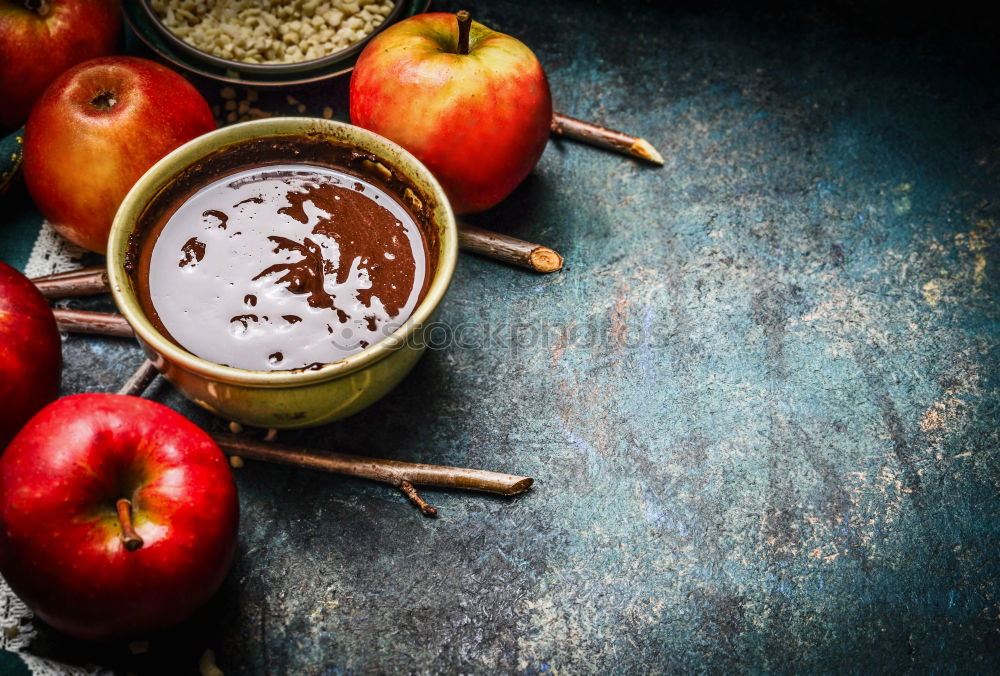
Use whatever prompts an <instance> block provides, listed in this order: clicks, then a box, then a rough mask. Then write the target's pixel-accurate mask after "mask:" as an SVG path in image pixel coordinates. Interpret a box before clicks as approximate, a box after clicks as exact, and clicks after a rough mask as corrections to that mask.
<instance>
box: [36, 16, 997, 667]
mask: <svg viewBox="0 0 1000 676" xmlns="http://www.w3.org/2000/svg"><path fill="white" fill-rule="evenodd" d="M442 4H443V5H445V8H446V9H457V8H458V6H457V5H456V4H455V3H451V2H449V3H442ZM480 4H481V5H483V6H482V7H473V8H472V9H474V10H476V11H475V14H476V16H477V18H479V19H480V20H482V21H483V22H484V23H487V24H488V25H491V26H493V27H495V28H497V29H500V30H503V31H505V32H510V33H513V34H516V35H518V36H521V37H522V38H523V39H524V41H525V42H527V43H528V44H529V46H531V47H532V48H533V49H535V50H536V52H537V53H538V54H539V56H540V58H541V59H542V61H543V63H544V64H545V66H546V69H547V72H548V74H549V78H550V82H551V86H552V89H553V94H554V98H555V101H556V107H557V109H559V110H562V111H564V112H567V113H569V114H572V115H575V116H577V117H582V118H585V119H591V120H595V121H603V122H606V123H607V124H609V125H612V126H615V127H618V128H621V129H627V130H630V131H633V132H635V133H638V134H641V135H643V136H645V137H646V138H647V139H649V140H650V141H651V142H652V143H653V144H654V145H656V146H657V147H658V148H659V149H660V150H661V151H662V152H663V154H664V156H665V157H666V158H667V165H666V167H665V168H663V169H655V168H650V167H646V166H642V165H640V164H637V163H635V162H632V161H630V160H628V159H624V158H622V157H619V156H616V155H613V154H609V153H604V152H601V151H598V150H594V149H590V148H587V147H584V146H580V145H576V144H572V143H553V144H551V146H550V147H549V149H548V150H547V151H546V153H545V155H544V157H543V159H542V161H541V163H540V165H539V167H538V169H537V170H536V172H535V173H534V175H533V176H531V177H530V178H529V179H528V181H527V182H526V183H525V184H524V185H523V186H522V187H521V188H520V189H519V190H518V191H517V193H515V195H514V196H513V197H512V198H511V199H510V200H508V201H507V202H506V203H504V204H503V205H501V206H500V207H498V208H497V209H495V210H494V211H493V212H492V213H490V214H485V215H483V216H481V217H479V218H477V219H476V222H478V223H479V224H481V225H485V226H487V227H496V228H506V229H508V230H510V231H512V232H514V233H516V234H519V235H521V236H524V237H526V238H530V239H534V240H537V241H541V242H544V243H546V244H549V245H551V246H553V247H555V248H557V249H558V250H559V251H561V252H562V253H563V255H564V256H565V257H566V261H567V266H566V269H565V270H564V271H563V272H561V273H559V274H556V275H552V276H547V277H538V276H532V275H530V274H527V273H524V272H522V271H519V270H515V269H510V268H504V267H501V266H498V265H497V264H494V263H492V262H489V261H484V260H480V259H476V258H473V257H469V256H463V257H462V259H461V261H460V265H459V268H458V271H457V273H456V276H455V280H454V284H453V286H452V289H451V291H450V292H449V296H448V298H447V301H446V303H445V305H444V308H443V312H442V313H441V317H440V319H441V322H442V327H441V330H440V333H439V334H438V335H439V336H440V339H441V341H442V343H447V344H446V345H445V346H443V348H442V349H438V350H433V351H431V352H429V353H428V354H427V355H426V356H425V357H424V359H423V360H422V361H421V362H420V364H419V365H418V367H417V369H416V370H415V372H414V373H413V374H412V375H411V376H410V377H409V378H408V379H407V380H406V381H405V382H404V383H403V384H402V385H401V386H400V387H399V388H398V389H397V390H396V391H395V392H393V393H392V394H391V395H390V396H388V397H387V398H386V399H385V400H384V401H383V402H381V403H379V404H378V405H376V406H374V407H373V408H371V409H370V410H369V411H367V412H365V413H363V414H361V415H358V416H356V417H354V418H352V419H349V420H347V421H344V422H342V423H339V424H335V425H332V426H328V427H325V428H321V429H316V430H311V431H304V432H300V433H287V434H283V438H284V440H285V441H290V442H291V441H294V442H302V443H306V444H309V445H313V446H321V447H328V448H331V449H355V450H357V449H362V450H368V451H370V452H371V453H373V454H376V455H383V456H390V457H396V458H403V459H408V460H416V461H425V462H437V463H448V464H457V465H465V466H476V467H484V468H490V469H499V470H506V471H511V472H517V473H521V474H528V475H531V476H534V477H535V478H536V479H537V484H536V487H535V488H534V489H533V490H532V491H531V492H530V493H529V494H527V495H525V496H521V497H519V498H516V499H500V498H493V497H484V496H479V495H474V494H465V493H448V492H436V491H426V496H425V497H427V498H428V499H429V500H430V501H431V502H432V503H434V504H435V505H437V506H438V507H439V509H440V513H441V516H440V518H438V519H436V520H429V519H425V518H421V517H419V516H418V515H417V513H416V512H415V511H414V510H413V509H412V507H410V506H409V505H408V504H407V503H406V502H405V501H404V500H403V499H402V498H401V497H400V496H399V495H397V494H395V493H393V492H392V491H390V490H387V489H385V488H383V487H381V486H379V485H374V484H369V483H365V482H360V481H354V480H350V479H345V478H338V477H332V476H326V475H322V474H317V473H313V472H307V471H298V470H293V469H286V468H281V467H275V466H267V465H262V464H252V463H248V465H247V467H246V468H244V469H241V470H239V471H238V473H237V477H238V481H239V487H240V491H241V504H242V507H243V521H242V525H241V531H240V548H239V555H238V558H237V561H236V564H235V567H234V570H233V572H232V574H231V576H230V577H229V579H228V581H227V583H226V584H225V587H224V589H223V590H222V592H221V593H220V595H219V597H218V598H217V599H215V600H214V601H213V603H212V604H211V605H210V606H209V608H207V609H206V610H205V611H204V612H202V613H201V614H200V615H199V616H198V617H197V618H195V619H194V620H193V621H192V622H190V623H188V624H187V625H185V626H184V627H182V628H180V629H179V630H177V631H175V632H172V633H171V634H169V635H167V636H161V637H154V639H153V641H152V651H151V652H150V653H149V654H147V655H142V656H138V657H132V656H130V655H129V653H128V651H127V650H126V649H125V647H124V646H122V645H114V646H105V647H101V648H95V647H93V646H84V645H80V644H76V643H71V642H68V641H66V639H64V638H61V637H59V636H57V635H55V633H54V632H50V631H46V632H43V635H42V636H41V638H40V640H39V641H38V643H37V647H36V650H37V651H38V652H40V653H41V654H45V655H48V656H53V657H58V658H61V659H67V660H73V661H78V662H79V661H88V660H89V661H97V662H102V663H105V664H114V665H117V666H119V667H120V668H129V669H133V670H147V669H149V670H157V669H159V670H161V671H164V672H172V673H176V672H177V671H178V670H181V669H183V670H187V669H189V668H192V667H193V665H194V664H195V663H196V661H197V658H198V656H199V655H200V654H201V652H202V650H203V649H204V648H205V647H210V648H213V649H214V650H215V651H216V654H217V656H218V662H219V664H220V666H222V668H223V669H224V670H225V671H226V673H248V674H249V673H331V674H339V673H349V672H350V673H353V672H400V671H403V672H408V671H416V672H429V671H459V670H461V671H465V672H469V671H474V672H482V673H488V672H494V671H502V672H525V673H539V672H546V671H563V672H565V673H579V672H596V673H606V672H608V671H613V672H625V671H630V672H631V671H640V672H645V671H661V670H683V671H703V670H707V671H712V672H729V671H750V672H761V671H768V672H784V673H792V672H805V671H809V672H816V671H819V672H826V671H829V672H834V671H835V672H843V671H848V672H856V673H869V672H872V671H905V670H916V671H919V672H946V673H947V672H987V671H990V670H992V669H995V668H996V667H995V664H996V662H997V659H998V658H1000V647H998V646H1000V583H998V578H1000V563H998V559H997V552H998V551H1000V521H998V517H1000V492H998V488H1000V486H998V483H1000V462H998V461H1000V439H998V432H997V430H998V408H997V403H998V390H997V388H998V378H997V375H998V374H997V357H998V320H1000V317H998V303H997V300H998V293H997V292H998V281H997V275H996V266H997V263H998V257H997V222H998V219H997V213H996V212H997V205H996V202H995V199H996V190H997V186H998V179H1000V172H998V161H1000V150H998V142H997V139H998V135H1000V121H998V115H997V104H998V101H1000V96H998V94H1000V91H998V86H997V82H996V79H995V76H994V72H993V71H991V70H990V69H988V68H986V67H984V66H983V65H982V64H981V63H980V64H977V62H976V61H975V60H974V59H969V58H968V54H966V53H963V52H961V51H960V50H956V49H953V48H952V47H953V46H952V45H935V44H929V43H928V42H927V41H926V40H924V39H923V38H922V37H920V36H919V35H917V34H914V33H911V32H907V31H898V32H894V31H888V32H886V31H884V30H874V29H872V27H871V26H868V25H862V26H861V27H859V25H858V23H857V21H856V19H857V17H853V18H851V17H848V19H850V20H848V19H845V18H844V16H842V15H829V14H826V13H809V12H802V13H791V14H778V15H774V14H768V15H761V14H746V13H737V12H734V11H729V10H720V11H712V12H704V13H693V12H679V11H678V12H670V13H668V12H665V11H660V10H659V9H657V6H656V5H652V4H645V5H639V4H631V5H630V4H627V3H626V4H622V3H600V4H595V5H593V6H589V7H587V8H586V9H585V8H583V7H582V6H581V5H579V4H577V3H572V2H568V1H567V2H563V3H561V4H560V3H546V6H545V7H544V8H543V7H529V6H528V3H523V4H521V3H515V2H495V3H480ZM552 17H558V19H553V18H552ZM882 28H885V27H884V26H882ZM202 85H203V86H202V88H203V90H204V91H205V92H206V93H207V94H209V95H210V96H216V97H217V95H218V87H217V86H214V85H211V84H206V83H202ZM295 94H296V96H297V97H298V98H300V99H301V100H302V101H303V102H305V103H306V104H307V105H308V106H309V110H308V112H307V114H318V113H319V110H320V109H321V108H322V107H323V106H324V105H333V107H334V108H335V110H336V111H338V114H339V115H342V113H343V110H344V103H343V96H344V90H343V84H341V85H335V86H332V87H326V88H325V89H323V90H322V91H312V92H310V91H304V92H296V93H295ZM283 96H284V95H283V94H282V95H281V96H280V97H277V99H275V98H274V97H271V98H270V99H267V97H265V103H266V102H267V101H268V100H270V101H271V102H272V103H273V104H274V106H275V107H276V108H277V107H280V106H279V104H280V103H282V99H283ZM265 103H262V104H261V105H262V106H265ZM101 303H105V304H106V303H107V301H92V302H88V303H78V305H79V306H98V307H99V306H101ZM106 307H107V308H108V309H110V306H108V305H106ZM65 348H66V352H65V353H66V361H67V370H66V378H65V389H66V391H67V392H76V391H82V390H102V389H105V390H106V389H111V388H114V387H116V386H117V384H118V383H120V382H121V381H123V380H124V378H125V377H126V376H127V374H128V373H129V372H131V370H133V369H134V368H135V367H136V366H137V365H138V363H139V361H140V359H141V357H140V354H139V351H138V349H137V348H136V347H134V346H132V345H131V344H130V343H128V342H125V341H109V340H95V339H86V338H72V337H71V338H68V339H67V341H66V344H65ZM153 394H154V395H155V397H156V398H157V399H159V400H161V401H164V402H166V403H168V404H170V405H172V406H174V407H175V408H177V409H178V410H180V411H182V412H184V413H185V414H188V415H190V416H192V417H193V418H194V419H196V420H197V421H199V422H200V423H202V424H204V425H205V426H206V427H208V428H210V429H221V427H222V423H221V422H219V421H216V420H213V419H212V418H211V417H210V416H208V415H207V414H204V413H202V412H200V411H198V410H197V409H195V408H194V407H193V406H192V405H190V404H188V403H187V402H186V401H184V400H183V399H182V398H180V397H179V396H178V395H177V394H176V393H175V392H173V391H171V390H170V388H169V387H168V386H166V385H163V384H162V383H161V384H160V385H159V386H158V389H156V390H155V391H154V393H153Z"/></svg>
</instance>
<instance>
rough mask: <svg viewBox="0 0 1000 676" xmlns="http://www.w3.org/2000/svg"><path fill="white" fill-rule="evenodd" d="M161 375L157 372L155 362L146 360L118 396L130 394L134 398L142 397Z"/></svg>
mask: <svg viewBox="0 0 1000 676" xmlns="http://www.w3.org/2000/svg"><path fill="white" fill-rule="evenodd" d="M159 373H160V372H159V371H157V370H156V367H155V366H153V362H151V361H149V360H148V359H146V360H145V361H143V362H142V365H141V366H139V368H138V369H136V372H135V373H133V374H132V375H131V376H130V377H129V379H128V380H126V381H125V384H124V385H122V388H121V389H120V390H118V394H128V395H131V396H133V397H138V396H140V395H142V393H143V392H145V391H146V388H147V387H149V384H150V383H152V382H153V381H154V380H155V379H156V376H158V375H159Z"/></svg>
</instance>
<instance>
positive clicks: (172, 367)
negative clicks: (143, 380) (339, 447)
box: [108, 117, 458, 428]
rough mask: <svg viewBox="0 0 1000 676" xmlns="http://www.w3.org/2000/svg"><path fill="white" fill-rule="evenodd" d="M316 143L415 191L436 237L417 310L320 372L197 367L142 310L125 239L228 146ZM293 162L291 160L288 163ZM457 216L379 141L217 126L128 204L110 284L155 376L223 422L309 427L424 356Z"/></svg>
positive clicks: (333, 129)
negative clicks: (356, 157) (363, 158)
mask: <svg viewBox="0 0 1000 676" xmlns="http://www.w3.org/2000/svg"><path fill="white" fill-rule="evenodd" d="M317 136H318V137H320V138H322V139H323V141H324V142H328V143H330V144H334V145H337V146H341V147H349V148H354V149H358V150H360V151H362V152H363V153H366V154H370V155H372V156H374V157H375V158H377V159H378V160H379V161H380V163H382V164H383V165H384V166H386V167H388V168H390V169H391V171H393V172H394V173H395V174H396V175H397V176H398V177H401V178H402V179H403V181H404V182H405V183H407V184H408V185H409V186H412V188H413V189H414V191H415V193H416V194H417V195H418V196H419V198H420V199H421V201H422V202H423V204H424V207H425V209H426V211H427V213H428V214H429V222H430V228H431V229H432V230H434V231H436V236H437V252H438V254H437V261H436V263H435V265H434V268H433V270H432V271H431V282H430V285H429V287H428V289H427V294H426V296H425V297H424V299H423V301H422V302H421V303H420V304H419V305H418V306H417V308H416V310H415V311H414V312H413V314H412V315H411V316H410V318H409V319H408V320H407V321H406V323H404V324H403V325H402V326H401V327H400V328H399V329H397V330H396V331H395V332H394V333H392V334H391V335H390V336H388V337H387V338H385V339H383V340H381V341H379V342H377V343H375V344H373V345H371V346H369V347H368V348H366V349H364V350H362V351H360V352H357V353H355V354H352V355H350V356H348V357H346V358H344V359H341V360H340V361H337V362H334V363H332V364H326V365H325V366H323V367H321V368H319V369H316V370H295V371H248V370H243V369H237V368H232V367H228V366H222V365H220V364H215V363H212V362H209V361H206V360H204V359H200V358H198V357H196V356H194V355H193V354H191V353H190V352H188V351H186V350H185V349H183V348H181V347H180V346H178V345H176V344H175V343H173V342H171V341H169V340H167V339H166V338H165V337H164V336H163V335H162V334H160V333H159V332H158V331H157V330H156V329H155V328H154V326H153V324H152V322H150V320H149V319H148V318H147V317H146V316H145V314H144V313H143V311H142V308H141V307H140V304H139V300H138V297H137V295H136V290H135V288H134V286H133V280H132V277H131V275H130V274H129V272H128V270H127V269H126V259H127V257H128V254H129V248H130V236H131V235H132V234H133V233H134V232H135V231H136V228H137V227H138V226H139V225H140V223H141V219H142V216H143V213H144V211H145V210H146V208H147V206H149V205H150V204H151V203H152V201H153V200H154V198H155V197H156V196H157V195H159V194H160V193H161V191H163V190H165V189H166V188H168V187H169V186H170V185H171V184H172V183H173V182H174V181H177V180H178V177H179V176H181V175H183V174H184V173H185V171H187V170H189V169H190V168H191V167H192V166H193V165H195V164H196V163H198V162H199V161H200V160H202V159H204V158H206V157H207V156H209V155H216V154H217V153H220V152H224V151H225V149H226V148H227V147H230V146H233V145H234V144H240V143H245V142H247V141H251V140H259V139H268V138H275V137H299V138H304V137H309V138H310V139H313V140H314V139H316V138H317ZM289 160H290V161H294V158H289ZM457 250H458V249H457V234H456V229H455V217H454V214H453V213H452V211H451V207H450V205H449V204H448V200H447V198H446V197H445V194H444V192H443V191H442V189H441V186H440V185H439V184H438V182H437V181H436V180H435V179H434V177H433V176H432V175H431V173H430V171H428V170H427V168H426V167H424V165H423V164H421V163H420V162H419V161H418V160H417V159H416V158H415V157H413V156H412V155H410V154H409V153H408V152H406V151H405V150H403V149H402V148H401V147H399V146H398V145H396V144H395V143H393V142H392V141H389V140H388V139H385V138H383V137H381V136H379V135H377V134H373V133H372V132H369V131H366V130H364V129H361V128H359V127H354V126H352V125H349V124H344V123H342V122H335V121H332V120H323V119H316V118H292V117H285V118H270V119H264V120H255V121H252V122H244V123H241V124H235V125H232V126H229V127H223V128H222V129H218V130H216V131H214V132H210V133H208V134H205V135H204V136H200V137H198V138H196V139H194V140H193V141H190V142H188V143H186V144H185V145H183V146H181V147H179V148H177V149H176V150H174V151H173V152H171V153H170V154H169V155H167V156H166V157H164V158H163V159H161V160H160V161H159V162H157V163H156V164H155V165H153V166H152V167H151V168H150V169H149V171H147V172H146V173H145V174H144V175H143V176H142V178H140V179H139V181H138V182H136V184H135V185H134V186H133V187H132V189H131V190H130V191H129V193H128V195H126V197H125V199H124V201H123V202H122V204H121V207H120V208H119V209H118V213H117V214H116V216H115V220H114V223H113V224H112V227H111V234H110V237H109V240H108V278H109V281H110V283H111V293H112V295H113V297H114V300H115V304H116V305H117V306H118V309H119V311H120V312H121V313H122V315H123V316H124V317H125V319H127V320H128V322H129V324H131V326H132V328H133V330H134V331H135V334H136V337H137V338H138V340H139V343H140V344H141V345H142V347H143V349H144V350H145V352H146V354H147V355H148V356H149V358H150V359H151V360H152V361H153V363H154V364H155V365H156V368H157V369H158V370H159V371H160V372H161V373H162V374H163V375H164V376H165V377H166V379H167V380H168V381H170V382H171V383H172V384H173V385H174V386H175V387H176V388H177V389H178V390H180V392H182V393H183V394H184V395H185V396H186V397H187V398H189V399H190V400H191V401H193V402H195V403H197V404H199V405H200V406H203V407H204V408H206V409H208V410H209V411H212V412H213V413H216V414H218V415H220V416H222V417H223V418H225V419H227V420H234V421H237V422H240V423H244V424H247V425H255V426H259V427H267V428H295V427H309V426H313V425H321V424H324V423H328V422H332V421H334V420H337V419H339V418H343V417H345V416H348V415H351V414H352V413H356V412H358V411H360V410H361V409H363V408H365V407H366V406H369V405H370V404H372V403H374V402H375V401H377V400H378V399H379V398H381V397H382V396H384V395H385V394H386V393H387V392H389V390H391V389H392V388H393V387H394V386H395V385H396V384H397V383H398V382H399V381H400V380H402V379H403V377H404V376H406V374H407V373H409V371H410V369H412V368H413V366H414V364H416V361H417V359H418V358H419V357H420V355H421V354H422V353H423V351H424V349H425V344H424V340H423V331H424V327H426V326H427V325H428V324H429V322H430V319H431V317H432V315H433V314H434V311H435V310H436V308H437V307H438V304H439V303H440V302H441V300H442V298H443V297H444V295H445V291H446V290H447V289H448V285H449V283H450V282H451V277H452V273H453V272H454V269H455V260H456V257H457Z"/></svg>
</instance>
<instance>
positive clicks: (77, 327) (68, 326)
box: [52, 308, 135, 338]
mask: <svg viewBox="0 0 1000 676" xmlns="http://www.w3.org/2000/svg"><path fill="white" fill-rule="evenodd" d="M52 314H53V315H55V318H56V324H57V325H58V326H59V330H60V331H64V332H66V333H94V334H98V335H101V336H115V337H118V338H131V337H132V336H133V335H135V334H134V333H133V332H132V327H131V326H129V324H128V322H127V321H125V318H124V317H122V316H121V315H116V314H113V313H109V312H88V311H86V310H63V309H61V308H54V309H53V310H52Z"/></svg>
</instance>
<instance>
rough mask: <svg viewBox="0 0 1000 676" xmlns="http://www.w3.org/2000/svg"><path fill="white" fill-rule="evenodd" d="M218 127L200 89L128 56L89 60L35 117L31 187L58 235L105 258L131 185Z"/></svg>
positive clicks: (61, 81)
mask: <svg viewBox="0 0 1000 676" xmlns="http://www.w3.org/2000/svg"><path fill="white" fill-rule="evenodd" d="M215 126H216V125H215V119H214V118H213V117H212V111H211V109H210V108H209V107H208V103H207V102H206V101H205V99H204V98H202V96H201V94H199V93H198V90H197V89H195V88H194V86H193V85H191V83H190V82H188V81H187V80H185V79H184V78H183V77H181V76H180V75H178V74H177V73H175V72H174V71H172V70H170V69H169V68H167V67H166V66H161V65H160V64H158V63H154V62H152V61H149V60H147V59H139V58H135V57H131V56H109V57H103V58H100V59H92V60H90V61H85V62H83V63H81V64H79V65H77V66H75V67H73V68H71V69H70V70H68V71H66V72H65V73H63V74H62V75H60V76H59V77H58V78H57V79H56V80H55V82H53V83H52V84H51V85H49V88H48V89H46V90H45V93H44V94H42V96H41V98H40V99H38V102H37V103H36V104H35V107H34V108H33V109H32V111H31V116H30V117H29V118H28V124H27V125H26V128H25V135H24V181H25V183H26V184H27V186H28V192H30V193H31V197H32V199H34V201H35V204H36V205H37V206H38V209H39V211H41V212H42V215H43V216H45V218H47V219H48V220H49V222H51V223H52V225H53V226H54V227H55V229H56V230H57V231H58V232H59V233H60V234H61V235H63V236H64V237H65V238H66V239H68V240H70V241H71V242H73V243H75V244H79V245H80V246H83V247H85V248H87V249H90V250H91V251H96V252H97V253H104V252H105V250H106V249H107V241H108V232H109V231H110V230H111V222H112V220H114V217H115V212H116V211H117V210H118V205H119V204H121V201H122V199H124V197H125V195H126V193H128V191H129V189H131V187H132V185H133V184H134V183H135V182H136V181H137V180H138V179H139V177H140V176H142V175H143V174H144V173H145V172H146V170H147V169H149V168H150V167H151V166H153V164H155V163H156V162H157V160H159V159H160V158H162V157H163V156H164V155H166V154H167V153H168V152H170V151H171V150H173V149H174V148H176V147H177V146H179V145H181V144H182V143H185V142H186V141H190V140H191V139H193V138H195V137H196V136H200V135H202V134H204V133H206V132H209V131H212V130H213V129H215Z"/></svg>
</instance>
